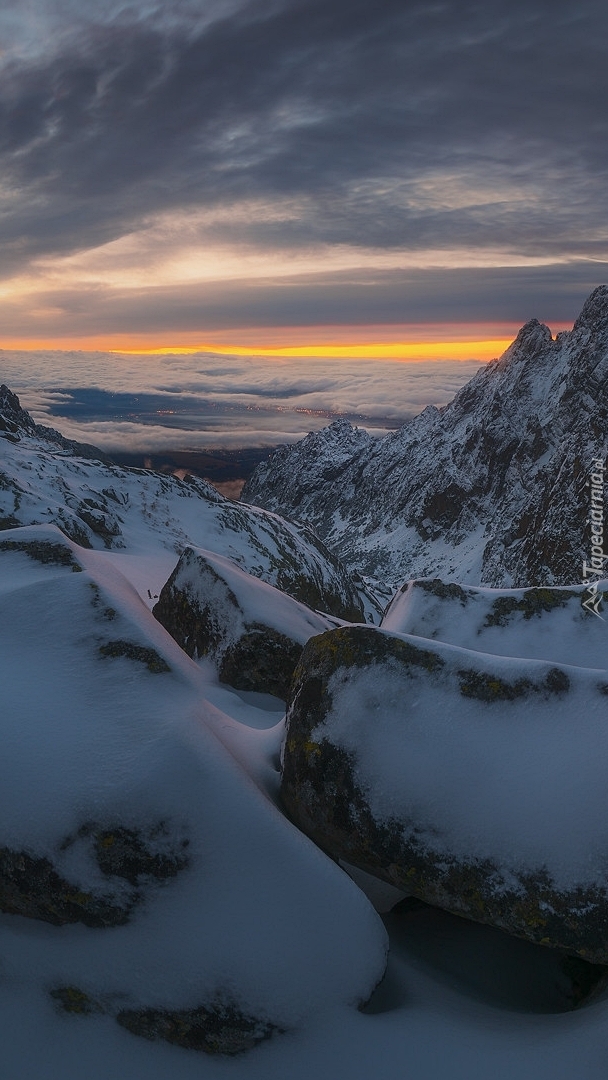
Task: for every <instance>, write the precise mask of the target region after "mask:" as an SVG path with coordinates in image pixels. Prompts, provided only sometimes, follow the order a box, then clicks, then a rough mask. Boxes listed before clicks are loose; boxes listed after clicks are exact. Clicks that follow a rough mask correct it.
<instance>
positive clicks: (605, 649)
mask: <svg viewBox="0 0 608 1080" xmlns="http://www.w3.org/2000/svg"><path fill="white" fill-rule="evenodd" d="M432 585H433V583H432V579H431V580H429V581H427V582H426V583H425V582H424V581H410V582H408V584H407V585H406V586H404V587H403V589H402V590H400V592H398V593H397V595H396V596H395V597H394V599H393V600H392V602H391V603H390V604H389V606H388V607H387V609H386V611H385V613H384V616H383V618H382V622H381V624H380V625H381V627H382V629H383V630H391V631H395V632H396V633H399V634H414V635H415V636H418V637H425V638H430V639H432V640H436V641H445V642H448V643H449V644H451V645H460V646H462V647H463V648H466V649H473V650H474V651H476V652H486V653H494V654H496V655H502V656H520V657H533V658H535V659H538V660H553V661H555V662H556V663H561V664H576V665H579V666H580V667H594V668H595V667H597V668H604V667H606V663H607V662H608V621H606V619H605V618H603V617H599V616H597V615H595V614H594V613H593V612H590V611H588V610H586V609H585V608H583V606H582V604H583V600H585V599H586V598H587V597H588V596H589V593H588V592H586V590H585V587H584V586H583V585H566V586H564V587H563V588H557V587H556V588H546V589H542V590H539V589H487V588H470V587H460V588H459V587H458V586H457V585H455V584H450V583H447V589H446V583H442V582H439V583H438V585H439V590H440V593H439V595H438V592H437V590H433V587H432ZM597 587H598V590H599V592H601V593H603V594H605V595H608V580H606V581H599V582H598V586H597ZM450 590H451V595H450V594H449V591H450ZM536 597H540V600H541V604H540V605H538V610H534V607H533V605H534V601H535V598H536ZM542 603H544V604H545V609H543V607H542Z"/></svg>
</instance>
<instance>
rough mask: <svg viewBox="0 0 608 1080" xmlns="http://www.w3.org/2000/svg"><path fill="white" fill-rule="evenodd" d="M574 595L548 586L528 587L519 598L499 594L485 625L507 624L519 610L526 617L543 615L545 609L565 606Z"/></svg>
mask: <svg viewBox="0 0 608 1080" xmlns="http://www.w3.org/2000/svg"><path fill="white" fill-rule="evenodd" d="M572 597H573V593H571V592H567V591H566V590H565V589H547V588H534V589H528V590H527V591H526V592H525V593H524V594H523V596H521V597H519V598H518V597H516V596H499V597H497V598H496V600H495V601H494V603H493V605H492V610H491V611H490V612H488V614H487V615H486V619H485V623H484V626H506V625H507V623H508V622H509V620H510V619H511V617H512V616H513V615H515V614H516V613H517V612H521V613H522V614H523V617H524V619H531V618H533V617H534V616H535V615H541V614H542V612H543V611H553V610H554V609H555V608H558V607H565V606H566V604H568V603H569V601H571V600H572Z"/></svg>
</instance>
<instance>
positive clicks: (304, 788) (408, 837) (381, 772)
mask: <svg viewBox="0 0 608 1080" xmlns="http://www.w3.org/2000/svg"><path fill="white" fill-rule="evenodd" d="M597 621H599V620H597ZM607 720H608V673H607V672H606V671H602V670H598V669H593V668H582V667H574V666H569V667H568V666H564V665H556V664H552V663H550V662H545V661H542V660H531V659H526V660H524V659H516V658H513V657H505V656H491V655H489V654H487V653H478V652H473V651H472V650H467V649H463V648H458V647H456V646H453V645H448V644H443V643H442V644H440V643H436V642H432V643H431V642H430V641H428V640H424V639H422V638H417V637H413V636H408V635H397V634H393V633H388V632H386V631H382V630H379V629H375V628H371V627H363V626H354V627H343V628H339V629H336V630H332V631H330V632H329V633H327V634H323V635H321V636H320V637H316V638H313V639H312V640H311V641H309V642H308V644H307V646H306V648H305V650H304V653H303V655H302V659H301V661H300V664H299V666H298V668H297V669H296V672H295V675H294V683H293V688H292V697H291V702H290V703H289V706H288V712H287V735H286V742H285V749H284V761H283V774H282V784H281V793H282V798H283V802H284V805H285V806H286V808H287V810H288V812H289V813H290V815H291V817H292V819H293V820H294V821H295V822H296V823H297V824H298V825H299V826H300V828H302V829H303V830H304V831H305V832H307V833H308V834H309V835H310V836H311V837H312V838H313V839H315V840H316V842H317V843H319V845H320V846H321V847H323V848H324V849H325V850H327V851H329V852H330V853H332V854H333V855H334V856H335V857H338V858H342V859H344V860H346V861H347V862H348V863H351V864H354V865H355V866H357V867H359V868H360V869H362V870H365V871H367V872H368V873H371V874H374V875H376V876H378V877H380V878H382V879H384V880H385V881H387V882H390V883H391V884H393V885H395V886H397V887H398V888H400V889H402V890H404V891H405V892H408V893H410V894H412V895H415V896H417V897H419V898H420V899H422V900H425V901H427V902H429V903H431V904H434V905H437V906H438V907H443V908H445V909H447V910H449V911H452V912H455V913H456V914H459V915H464V916H466V917H467V918H470V919H474V920H477V921H479V922H485V923H490V924H493V925H494V926H497V927H499V928H501V929H503V930H507V931H509V932H510V933H512V934H515V935H518V936H521V937H525V938H529V939H530V940H532V941H534V942H537V943H539V944H544V945H550V946H554V947H559V948H562V949H564V950H566V951H568V952H571V953H576V954H578V955H579V956H581V957H584V958H585V959H587V960H591V961H594V962H596V963H601V964H606V963H608V786H607V785H606V775H607V774H608V723H607Z"/></svg>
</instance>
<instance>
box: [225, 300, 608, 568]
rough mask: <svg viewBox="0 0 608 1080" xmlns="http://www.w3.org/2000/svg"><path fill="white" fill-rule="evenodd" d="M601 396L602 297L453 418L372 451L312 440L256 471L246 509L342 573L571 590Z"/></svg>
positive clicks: (426, 423)
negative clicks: (277, 521)
mask: <svg viewBox="0 0 608 1080" xmlns="http://www.w3.org/2000/svg"><path fill="white" fill-rule="evenodd" d="M607 387H608V286H600V287H599V288H597V289H596V290H595V291H594V292H593V293H592V294H591V296H590V297H589V299H588V300H587V302H586V304H585V306H584V308H583V311H582V313H581V315H580V317H579V318H578V319H577V321H576V323H575V324H574V327H573V329H572V331H569V332H564V333H561V334H558V335H557V337H556V338H555V339H553V338H552V336H551V331H550V330H549V328H548V327H547V326H545V325H543V324H541V323H539V322H538V321H537V320H535V319H533V320H531V321H530V322H528V323H526V324H525V326H523V327H522V329H521V330H520V332H519V334H518V335H517V338H516V340H515V341H514V342H513V344H512V345H511V346H510V347H509V348H508V349H507V351H506V352H505V353H504V355H503V356H502V357H501V358H500V359H498V360H493V361H492V362H491V363H490V364H488V365H487V366H485V367H484V368H482V369H481V370H480V371H479V372H478V373H477V374H476V375H475V376H474V378H473V379H472V380H471V381H470V382H469V383H468V384H467V385H466V386H464V387H463V388H462V389H461V390H460V391H459V393H458V394H456V397H455V398H454V399H453V401H452V402H450V404H449V405H447V406H446V407H445V408H442V409H436V408H434V407H433V406H429V407H428V408H426V409H425V410H424V412H422V413H420V415H419V416H417V417H416V418H415V419H414V420H413V421H411V423H408V424H407V425H405V427H403V428H401V429H400V430H399V431H395V432H391V433H390V434H388V435H387V436H385V437H384V438H382V439H377V440H369V438H367V439H366V438H364V437H363V436H362V435H360V434H357V433H356V430H355V429H353V428H351V427H350V425H349V424H348V423H347V421H342V422H341V423H340V424H339V425H332V427H330V428H327V429H326V430H325V431H324V432H317V433H315V434H312V435H309V436H308V437H307V438H306V439H304V440H303V441H302V442H300V443H297V444H296V445H294V446H292V447H287V448H283V449H282V450H280V451H277V452H276V453H275V454H274V455H273V456H272V457H271V458H270V459H269V460H268V461H266V462H263V463H262V464H261V465H259V466H258V468H257V469H256V471H255V473H254V474H253V476H252V477H251V478H250V480H249V481H248V483H247V484H246V485H245V488H244V489H243V494H242V499H243V500H244V501H246V502H249V503H255V504H257V505H259V506H263V507H266V508H268V509H270V510H274V511H278V512H279V513H282V514H285V515H288V516H296V517H298V518H299V519H301V520H303V521H307V522H310V523H311V524H312V525H313V526H314V527H315V528H316V529H317V531H318V532H319V534H320V535H321V536H322V538H323V539H324V540H325V541H326V543H327V544H328V545H329V546H330V548H331V549H332V550H333V551H335V552H336V553H337V555H338V556H339V557H340V558H341V559H342V560H343V561H344V562H345V563H346V564H347V566H349V567H350V568H351V569H356V570H357V571H359V572H361V573H363V574H367V575H370V576H372V577H375V578H378V579H384V580H387V581H391V582H399V581H400V580H401V581H402V580H403V579H404V578H411V577H413V576H419V577H427V576H435V575H439V576H440V577H442V578H444V579H445V578H446V577H447V578H453V579H454V580H457V581H460V582H465V581H468V582H471V583H472V584H479V583H480V582H481V583H483V584H486V585H491V586H497V587H510V586H517V587H530V586H535V585H552V584H568V583H575V582H577V581H580V580H581V577H582V560H583V558H584V557H585V554H586V553H587V552H588V551H589V548H590V532H589V522H588V517H589V486H588V483H589V479H590V474H591V472H592V469H593V462H594V460H596V459H604V460H605V458H606V454H607V452H608V434H607V432H608V404H607V402H608V394H607ZM332 463H333V471H332ZM338 473H339V482H338V483H337V482H336V476H337V474H338Z"/></svg>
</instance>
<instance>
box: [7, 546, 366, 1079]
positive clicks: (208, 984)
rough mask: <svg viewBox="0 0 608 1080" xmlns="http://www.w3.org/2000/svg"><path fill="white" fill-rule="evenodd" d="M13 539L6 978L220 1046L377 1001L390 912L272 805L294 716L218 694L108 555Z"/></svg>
mask: <svg viewBox="0 0 608 1080" xmlns="http://www.w3.org/2000/svg"><path fill="white" fill-rule="evenodd" d="M1 541H2V542H1V543H0V685H1V687H2V695H1V697H2V710H1V729H0V730H1V738H2V754H1V755H0V910H1V911H2V913H3V914H2V917H1V918H0V956H1V957H2V989H3V993H5V994H6V995H9V994H10V993H11V991H12V992H14V993H15V994H17V995H19V996H20V997H21V998H22V997H23V996H24V995H25V996H26V997H27V996H28V995H29V1000H30V1001H31V1002H32V1008H34V1009H40V1008H43V1013H44V1015H45V1016H47V1017H50V1018H51V1019H52V1016H53V1009H57V1010H61V1011H62V1012H63V1013H66V1014H70V1013H79V1014H81V1015H80V1016H79V1017H78V1019H75V1020H74V1021H73V1023H74V1024H75V1025H77V1024H83V1023H86V1016H87V1015H89V1014H90V1015H91V1017H93V1019H92V1020H91V1026H92V1027H93V1031H95V1027H94V1025H95V1019H94V1018H95V1014H99V1013H103V1014H105V1016H106V1018H112V1017H114V1018H115V1019H116V1021H118V1023H119V1025H120V1028H117V1029H116V1031H115V1033H114V1035H111V1034H109V1038H110V1040H113V1042H112V1045H114V1043H116V1042H118V1043H120V1040H123V1039H126V1040H130V1039H131V1038H132V1036H131V1035H130V1034H129V1032H134V1033H136V1034H139V1035H141V1036H145V1037H146V1038H149V1039H156V1038H162V1039H165V1040H168V1041H169V1042H178V1043H179V1044H180V1045H181V1046H184V1047H194V1048H199V1049H202V1050H206V1051H210V1052H220V1053H234V1052H236V1051H240V1050H244V1049H247V1048H248V1047H250V1046H253V1045H255V1043H256V1042H258V1041H260V1040H261V1039H266V1038H268V1037H269V1036H270V1035H273V1034H274V1036H275V1037H278V1036H277V1034H276V1033H277V1032H278V1031H279V1030H280V1031H289V1030H294V1029H297V1028H299V1027H301V1026H302V1025H303V1024H305V1023H307V1019H308V1018H310V1016H311V1015H313V1014H315V1012H316V1011H318V1012H319V1014H320V1015H323V1014H324V1012H325V1011H326V1010H330V1011H331V1010H332V1009H336V1010H337V1011H338V1012H340V1011H341V1010H344V1009H345V1008H349V1007H354V1006H356V1004H357V1002H360V1001H363V1000H366V999H367V998H368V997H369V995H370V994H371V992H372V990H373V988H374V986H375V985H376V983H377V982H378V980H379V979H380V978H381V977H382V974H383V971H384V967H385V962H386V934H385V931H384V927H383V925H382V923H381V921H380V919H379V917H378V916H377V915H376V913H375V912H374V910H373V908H372V907H371V905H370V904H369V902H368V901H367V899H366V898H365V897H364V896H363V894H362V893H361V892H360V891H359V890H358V889H357V887H356V886H355V885H354V884H353V883H352V882H351V881H350V879H349V878H348V877H347V876H346V875H345V874H344V873H343V871H341V870H340V869H339V868H338V867H337V866H335V865H334V864H333V863H332V862H331V860H328V859H327V857H326V856H325V855H323V854H322V853H321V852H320V851H318V849H317V848H316V847H315V846H314V845H313V844H311V843H309V841H307V840H306V839H305V838H303V837H302V835H301V833H300V832H298V831H297V830H296V829H294V827H293V825H291V824H290V823H289V822H288V821H287V820H286V818H285V817H284V816H283V815H282V814H281V813H280V812H279V810H278V809H277V807H276V806H275V805H274V801H273V800H274V796H275V792H276V787H277V786H278V785H277V773H276V764H275V762H276V758H277V756H278V750H279V745H280V739H281V732H282V725H279V727H278V729H276V730H275V729H272V728H271V729H269V730H268V731H258V730H253V728H247V727H245V726H244V725H242V724H240V723H237V722H236V721H235V720H232V719H231V718H230V717H229V716H228V715H226V714H224V713H221V712H220V711H219V710H218V709H216V708H214V707H213V706H212V705H210V704H209V703H208V702H207V701H206V699H205V688H206V686H207V685H209V684H208V683H207V682H206V677H205V673H204V672H203V671H201V669H200V668H199V667H198V666H197V665H196V664H195V663H193V662H192V660H190V659H189V657H187V656H186V655H185V653H184V652H183V651H182V650H181V649H180V648H179V647H178V646H177V644H176V643H175V642H174V641H173V640H172V638H171V637H170V636H169V635H168V634H167V632H166V631H165V630H164V628H163V627H162V626H160V624H159V623H158V622H157V621H156V620H155V619H154V618H153V616H152V614H151V613H150V611H149V610H148V608H147V607H146V606H145V604H144V602H143V601H142V600H141V599H140V597H139V596H138V594H137V593H136V592H135V589H134V588H133V587H132V586H131V585H130V584H129V583H128V582H127V580H126V579H125V578H124V577H123V576H122V575H121V573H120V572H119V571H118V570H116V567H115V562H114V559H115V556H114V555H113V554H112V553H110V552H105V551H91V550H85V549H83V548H78V547H77V546H76V545H75V544H73V543H71V542H70V541H68V540H67V539H66V538H65V537H64V536H62V534H61V533H60V531H59V530H58V529H57V528H55V527H53V526H46V527H41V526H32V527H28V528H24V529H14V530H11V531H10V532H8V533H5V534H3V535H2V537H1ZM227 696H229V695H227ZM228 746H230V747H232V750H230V751H229V750H228V749H227V747H228ZM241 762H247V765H248V768H249V770H250V771H249V772H248V771H245V767H244V766H243V765H242V764H241ZM15 915H17V916H20V917H19V918H15ZM41 1002H42V1006H41V1005H40V1003H41ZM61 1023H62V1025H63V1026H64V1027H65V1025H66V1024H67V1023H69V1016H67V1015H65V1016H62V1018H61ZM105 1023H106V1027H107V1019H106V1021H105ZM82 1038H83V1039H85V1038H86V1037H85V1035H82ZM166 1051H167V1052H168V1048H166ZM163 1060H164V1059H163ZM167 1069H168V1072H167V1075H169V1074H170V1073H172V1070H171V1064H170V1062H169V1064H168V1065H167ZM142 1075H143V1073H142Z"/></svg>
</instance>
